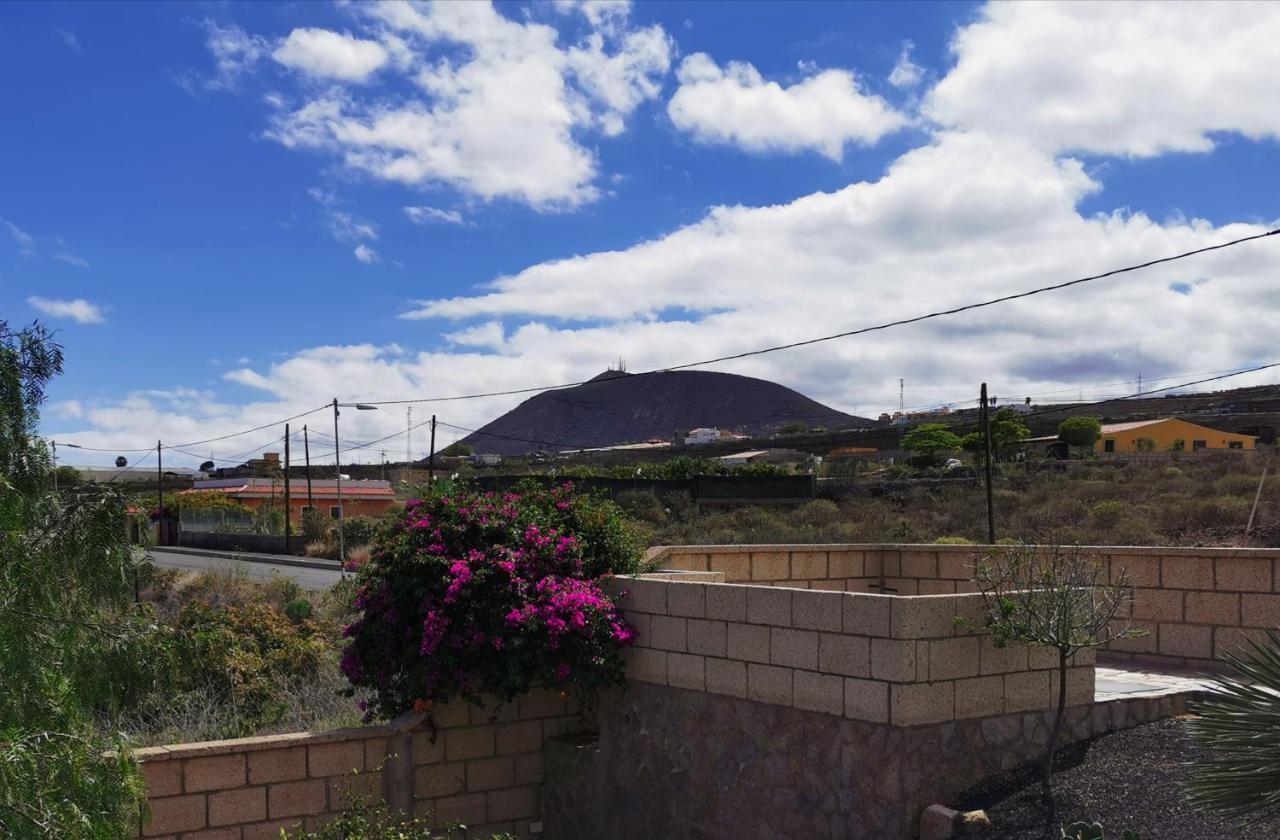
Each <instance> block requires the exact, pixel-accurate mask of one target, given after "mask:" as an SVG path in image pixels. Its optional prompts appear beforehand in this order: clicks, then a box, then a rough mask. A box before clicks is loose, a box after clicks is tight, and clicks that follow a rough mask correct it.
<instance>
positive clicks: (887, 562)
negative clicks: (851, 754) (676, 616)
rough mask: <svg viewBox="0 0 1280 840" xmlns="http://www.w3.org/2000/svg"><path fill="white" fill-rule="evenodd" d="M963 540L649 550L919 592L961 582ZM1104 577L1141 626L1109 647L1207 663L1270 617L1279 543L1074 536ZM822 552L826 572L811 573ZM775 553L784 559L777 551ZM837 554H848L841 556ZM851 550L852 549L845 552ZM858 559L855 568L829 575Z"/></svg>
mask: <svg viewBox="0 0 1280 840" xmlns="http://www.w3.org/2000/svg"><path fill="white" fill-rule="evenodd" d="M986 550H987V547H985V546H967V545H880V544H875V545H870V544H868V545H816V546H805V545H768V546H760V545H756V546H672V547H665V548H661V549H658V550H656V551H655V552H654V553H653V555H652V557H653V559H654V560H655V561H656V562H657V563H658V565H659V566H660V567H662V568H681V569H700V568H707V569H713V570H723V571H724V572H725V575H726V580H729V581H750V582H752V583H764V584H769V585H781V586H789V587H802V588H814V587H815V586H817V587H819V588H835V587H836V585H837V584H842V585H843V587H844V588H845V589H846V590H848V591H859V592H861V591H869V592H883V593H887V594H897V595H915V594H920V595H926V594H929V595H931V594H936V593H938V592H956V593H964V592H971V591H973V590H974V589H975V586H974V584H973V582H972V580H970V577H971V575H972V568H973V562H974V555H975V553H976V552H981V551H986ZM1081 550H1082V551H1086V552H1090V553H1092V554H1095V555H1096V556H1097V557H1098V558H1099V559H1100V561H1101V562H1102V563H1103V565H1104V567H1105V574H1106V575H1107V576H1108V577H1109V579H1111V580H1118V579H1119V577H1120V575H1121V572H1122V570H1123V572H1124V574H1125V576H1126V577H1127V579H1128V581H1129V582H1130V583H1131V584H1132V585H1133V586H1134V601H1133V608H1132V616H1131V619H1130V621H1131V624H1132V626H1133V627H1134V628H1135V629H1137V630H1140V631H1142V632H1143V634H1144V635H1142V636H1139V637H1137V638H1133V639H1122V640H1119V641H1117V642H1115V643H1113V644H1112V645H1110V646H1109V648H1108V649H1107V653H1108V655H1109V656H1113V657H1120V658H1129V659H1134V660H1139V661H1142V660H1148V661H1151V662H1153V663H1154V664H1162V663H1163V664H1178V665H1189V666H1211V665H1214V664H1216V663H1218V662H1219V661H1220V660H1221V658H1222V655H1223V653H1224V652H1228V651H1233V650H1236V651H1238V650H1242V649H1245V648H1247V640H1248V639H1260V638H1262V637H1263V635H1264V632H1263V631H1264V630H1265V629H1266V628H1275V627H1280V550H1278V549H1264V548H1171V547H1150V546H1082V547H1081ZM821 556H825V557H826V558H827V570H828V571H827V574H828V577H826V578H822V577H817V576H814V575H813V574H812V572H811V570H812V569H820V568H821V562H820V560H818V559H811V558H819V557H821ZM784 558H785V561H784ZM846 558H850V559H848V560H846ZM855 558H856V559H855ZM859 560H860V562H861V569H862V576H861V577H853V576H851V577H848V578H838V577H832V576H831V573H832V570H833V569H834V570H835V571H836V573H837V574H839V573H842V572H843V571H844V569H846V568H850V566H849V564H850V563H854V562H857V561H859Z"/></svg>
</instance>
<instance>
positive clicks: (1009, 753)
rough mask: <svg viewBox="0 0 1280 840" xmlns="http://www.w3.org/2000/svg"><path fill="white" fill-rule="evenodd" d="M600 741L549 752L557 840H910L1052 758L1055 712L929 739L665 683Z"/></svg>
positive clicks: (1085, 720)
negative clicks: (965, 802) (943, 811)
mask: <svg viewBox="0 0 1280 840" xmlns="http://www.w3.org/2000/svg"><path fill="white" fill-rule="evenodd" d="M603 708H605V709H607V710H608V713H607V714H603V715H602V719H601V731H600V737H599V739H598V740H596V741H583V740H581V739H563V740H553V741H551V742H549V743H548V744H547V751H546V762H547V764H546V767H547V782H546V784H545V785H544V787H543V803H544V804H543V813H544V815H545V819H546V830H547V836H548V837H549V838H554V839H555V840H597V838H602V837H608V838H614V839H615V840H631V839H632V838H634V840H649V838H655V837H662V838H667V837H671V838H675V837H705V838H736V837H748V836H749V837H803V838H814V840H862V838H878V839H879V840H887V838H909V837H911V836H912V833H913V831H914V830H915V828H916V826H917V824H918V821H919V818H920V813H921V811H922V810H923V809H924V808H925V807H926V806H928V805H929V804H931V803H933V802H947V801H949V800H951V799H952V798H953V797H955V796H956V795H957V794H959V793H960V792H962V791H963V790H965V789H966V788H968V787H970V786H972V785H973V784H975V783H976V782H977V781H979V780H980V779H982V778H984V777H986V776H988V775H991V774H993V773H997V772H1000V771H1002V770H1008V769H1010V768H1013V767H1016V766H1017V765H1019V764H1021V763H1023V762H1025V761H1029V760H1033V759H1036V758H1038V757H1040V756H1041V755H1043V750H1044V745H1045V742H1046V740H1047V733H1048V731H1049V727H1050V726H1051V725H1052V712H1050V711H1047V710H1045V711H1033V712H1021V713H1016V714H1005V715H994V716H991V717H986V718H982V719H971V720H964V721H955V722H948V723H942V724H933V725H928V726H918V727H896V726H892V725H886V724H871V723H866V722H863V721H855V720H849V719H847V718H840V717H837V716H834V715H828V714H822V713H820V712H809V711H804V710H801V709H797V708H793V707H787V706H782V705H776V704H765V703H757V702H753V701H750V700H744V699H741V698H736V697H729V696H724V695H716V694H710V693H707V692H700V691H691V690H688V689H681V688H674V687H670V686H658V685H652V684H643V683H642V684H636V685H634V686H632V687H631V688H630V689H628V690H627V692H626V693H625V694H620V695H614V696H612V697H609V698H607V699H606V701H605V703H604V704H603ZM1185 709H1186V698H1185V696H1181V695H1173V696H1164V697H1150V698H1141V697H1139V698H1125V699H1117V700H1112V701H1109V702H1107V703H1099V704H1089V705H1079V706H1074V707H1072V708H1070V709H1068V712H1067V723H1066V725H1067V732H1068V733H1069V735H1070V737H1071V738H1072V739H1074V740H1084V739H1086V738H1090V737H1093V736H1095V735H1101V734H1105V733H1107V732H1112V731H1115V730H1118V729H1124V728H1127V727H1130V726H1136V725H1138V724H1140V723H1146V722H1149V721H1151V720H1156V719H1158V718H1162V717H1168V716H1170V715H1173V714H1180V713H1182V712H1184V711H1185Z"/></svg>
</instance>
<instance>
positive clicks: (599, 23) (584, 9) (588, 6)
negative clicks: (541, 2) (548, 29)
mask: <svg viewBox="0 0 1280 840" xmlns="http://www.w3.org/2000/svg"><path fill="white" fill-rule="evenodd" d="M555 8H556V11H558V12H560V13H561V14H571V13H573V12H579V13H581V14H582V16H583V17H585V18H586V19H587V21H588V22H590V24H591V25H592V26H594V27H597V28H605V27H609V26H619V25H622V24H624V23H626V20H627V16H628V15H630V14H631V0H555Z"/></svg>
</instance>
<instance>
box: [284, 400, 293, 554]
mask: <svg viewBox="0 0 1280 840" xmlns="http://www.w3.org/2000/svg"><path fill="white" fill-rule="evenodd" d="M292 516H293V508H291V507H290V506H289V424H288V423H285V424H284V553H285V554H289V553H291V552H290V551H289V519H290V518H291V517H292Z"/></svg>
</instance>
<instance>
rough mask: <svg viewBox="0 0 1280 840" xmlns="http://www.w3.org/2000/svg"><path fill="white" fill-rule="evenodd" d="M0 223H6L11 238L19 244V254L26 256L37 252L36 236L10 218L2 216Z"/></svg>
mask: <svg viewBox="0 0 1280 840" xmlns="http://www.w3.org/2000/svg"><path fill="white" fill-rule="evenodd" d="M0 225H4V227H5V228H6V229H8V231H9V236H10V238H12V239H13V241H14V244H15V245H17V246H18V253H19V254H22V255H23V256H24V257H29V256H31V255H32V254H34V253H35V248H36V240H35V237H34V236H32V235H31V234H29V233H27V232H26V231H25V230H23V229H22V228H20V227H18V226H17V225H15V224H14V223H13V222H11V221H9V220H8V219H4V218H0Z"/></svg>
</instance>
